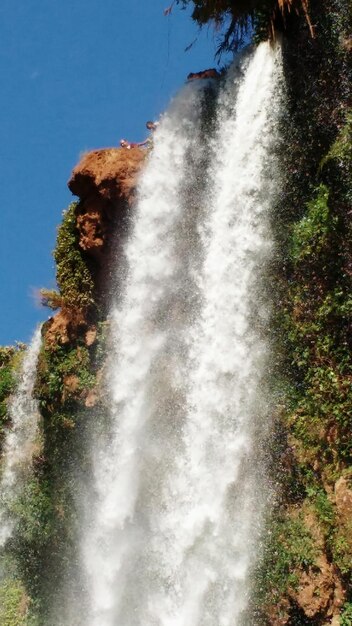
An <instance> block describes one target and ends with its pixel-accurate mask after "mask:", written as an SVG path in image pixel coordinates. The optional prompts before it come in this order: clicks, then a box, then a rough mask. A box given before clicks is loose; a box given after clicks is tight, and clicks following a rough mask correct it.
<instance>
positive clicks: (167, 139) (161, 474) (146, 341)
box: [75, 43, 281, 626]
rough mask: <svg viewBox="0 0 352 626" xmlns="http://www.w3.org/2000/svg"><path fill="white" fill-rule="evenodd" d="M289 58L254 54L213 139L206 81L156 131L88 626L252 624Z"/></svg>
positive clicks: (117, 323) (125, 310) (100, 501)
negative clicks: (273, 225) (268, 299)
mask: <svg viewBox="0 0 352 626" xmlns="http://www.w3.org/2000/svg"><path fill="white" fill-rule="evenodd" d="M280 68H281V64H280V50H279V47H277V49H276V50H274V49H272V48H271V47H270V45H269V44H267V43H264V44H261V45H260V46H259V47H258V48H257V50H256V51H255V52H254V53H251V54H247V55H244V57H243V58H242V59H241V61H240V62H239V64H238V66H234V67H233V68H232V70H230V72H229V74H228V78H227V81H226V84H225V86H224V87H223V88H222V90H221V91H220V95H219V98H218V104H217V119H216V128H215V131H214V135H213V137H212V138H211V139H210V140H209V141H208V140H207V139H205V138H204V137H202V136H201V133H200V122H199V118H200V116H201V115H200V113H201V112H200V104H201V101H202V97H203V88H202V85H200V84H199V83H198V84H197V83H195V84H193V85H188V86H187V87H185V89H184V90H183V91H182V92H181V94H180V95H179V96H178V97H177V98H176V99H175V101H174V103H173V104H172V106H171V109H170V111H169V112H168V113H167V114H166V115H165V117H164V118H163V120H162V123H161V125H160V128H159V129H158V131H157V133H156V136H155V145H154V150H153V152H152V155H151V157H150V160H149V162H148V164H147V166H146V169H145V172H144V174H143V176H142V178H141V181H140V184H139V193H138V202H137V206H136V215H135V218H134V225H133V229H132V233H131V235H130V238H129V241H128V242H127V248H126V259H127V273H126V278H125V286H124V294H123V297H122V299H121V301H120V302H117V304H116V307H115V308H114V310H113V312H112V316H111V323H112V342H113V355H112V357H111V363H110V380H109V382H110V387H111V405H112V409H111V424H110V425H109V426H107V432H106V433H105V438H102V440H101V442H100V444H99V442H95V453H94V493H93V496H92V497H93V499H94V500H93V505H92V503H90V506H91V509H90V511H89V512H88V513H87V518H86V521H85V525H84V537H83V543H82V555H83V565H84V570H85V578H86V581H87V582H86V585H87V596H88V598H89V601H88V602H89V607H88V609H87V614H86V615H85V616H84V618H82V619H83V621H80V619H79V618H76V621H77V623H82V624H83V623H84V624H87V625H89V626H142V625H143V626H236V625H237V624H239V623H240V620H241V614H242V613H243V611H244V609H245V608H246V605H247V601H248V587H249V580H248V579H249V571H250V565H251V564H252V563H253V560H254V554H255V550H256V538H257V535H258V529H259V528H260V519H261V516H262V510H263V506H264V500H265V495H264V494H265V489H264V486H265V483H264V481H263V479H262V474H263V471H262V469H261V468H260V467H258V465H259V463H258V458H259V456H258V454H259V453H258V450H259V449H260V444H261V443H263V440H264V432H265V428H264V427H262V424H263V425H265V424H266V423H267V413H268V408H267V401H266V397H265V393H263V392H261V387H262V379H263V376H264V369H265V363H266V357H267V352H268V349H267V347H266V345H265V342H264V341H263V339H261V337H260V332H259V330H258V326H260V323H259V321H258V318H260V320H261V323H265V314H267V312H265V311H264V313H263V312H261V311H260V307H259V306H258V304H257V301H258V300H260V298H259V294H260V288H259V287H258V276H259V274H260V271H261V267H262V265H263V264H264V263H265V261H266V259H267V257H268V255H269V254H270V249H271V241H270V229H269V210H270V206H271V204H272V202H273V198H274V194H275V184H274V183H275V178H276V167H275V159H274V158H273V152H274V150H273V146H274V139H275V121H276V119H277V112H278V103H279V98H278V96H277V92H279V91H280V89H279V84H280V80H281V71H280ZM205 152H207V153H208V161H209V162H208V166H206V163H205V160H204V159H203V161H202V158H200V159H199V166H200V167H199V168H198V171H197V163H196V161H197V159H196V158H195V157H194V155H195V154H198V155H200V154H203V156H204V153H205ZM199 172H200V173H199ZM200 178H201V179H202V180H203V189H201V188H199V179H200ZM190 179H191V180H190ZM192 180H194V181H195V183H194V186H197V189H196V191H197V193H198V207H196V206H195V204H194V196H195V194H194V191H195V190H194V189H193V190H192V193H190V190H191V188H192ZM196 181H197V184H196ZM187 190H188V191H187ZM186 191H187V192H186ZM255 317H256V318H257V322H256V323H255V322H254V318H255ZM76 621H75V623H76Z"/></svg>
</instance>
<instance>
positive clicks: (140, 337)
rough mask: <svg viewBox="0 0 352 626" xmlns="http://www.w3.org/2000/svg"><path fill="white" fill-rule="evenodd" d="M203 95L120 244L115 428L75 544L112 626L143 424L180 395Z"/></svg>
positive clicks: (94, 608)
mask: <svg viewBox="0 0 352 626" xmlns="http://www.w3.org/2000/svg"><path fill="white" fill-rule="evenodd" d="M202 93H203V85H200V84H194V85H188V86H186V87H185V88H184V89H183V90H182V92H181V93H180V94H179V95H178V97H177V98H176V99H175V101H174V103H173V104H172V106H171V108H170V110H169V111H168V113H167V114H166V115H165V116H164V118H163V119H162V122H161V124H160V127H159V128H158V130H157V132H156V133H155V139H154V149H153V153H152V155H151V156H150V160H149V163H148V164H147V166H146V169H145V171H144V173H143V176H142V180H141V182H140V185H139V193H138V202H137V214H136V217H135V224H134V229H133V232H132V235H131V238H130V241H129V242H128V244H127V251H126V257H127V266H128V267H127V272H128V273H127V279H126V288H125V295H124V298H123V301H122V302H120V303H118V304H117V306H116V308H115V309H114V310H113V313H112V329H113V343H114V346H113V348H114V362H113V363H112V365H111V381H110V383H111V388H112V417H113V426H112V432H111V433H110V435H109V436H110V443H108V444H107V445H106V446H103V448H102V449H101V450H99V447H98V445H97V443H95V453H94V454H95V463H94V465H95V489H96V492H95V495H96V502H95V509H94V516H93V521H92V523H91V528H90V530H87V533H86V534H85V537H84V544H83V555H84V556H83V558H84V562H85V568H86V572H87V577H88V594H89V597H90V601H91V609H90V613H89V624H94V625H95V626H113V625H114V624H116V620H117V615H119V613H120V611H121V610H122V609H121V605H122V604H123V602H124V593H125V584H126V580H127V578H128V570H129V564H130V563H131V560H134V558H135V555H136V554H137V552H138V548H137V545H139V543H140V541H143V531H142V528H141V527H140V526H139V525H138V524H137V525H136V524H135V521H134V520H135V515H136V506H137V500H138V498H139V496H140V494H141V491H142V487H141V483H143V481H144V480H145V476H146V474H145V472H147V474H148V475H149V477H150V479H151V480H152V476H151V475H150V474H151V473H152V472H153V469H152V467H151V465H153V466H154V462H153V457H154V452H155V451H154V450H152V448H154V447H155V446H156V447H157V446H158V443H157V440H156V441H155V442H151V445H150V447H148V444H147V443H146V438H147V432H146V431H147V428H150V427H151V425H152V424H153V421H155V420H156V421H157V422H158V421H159V426H160V430H161V429H162V423H163V421H164V420H166V419H167V416H166V415H165V414H164V411H167V408H166V406H165V404H166V403H168V404H169V407H170V409H171V410H173V408H171V407H176V404H177V401H178V400H177V395H178V387H179V381H178V377H181V369H182V351H183V350H184V348H183V347H182V344H183V343H184V341H183V337H182V334H183V328H182V312H181V311H180V310H179V309H180V307H179V306H178V298H177V296H178V294H180V293H181V292H182V290H183V289H184V284H185V282H187V278H186V276H185V271H187V270H186V269H185V264H184V258H183V252H184V246H185V240H186V241H187V239H186V237H183V238H182V232H183V231H184V230H185V227H186V224H187V219H186V220H185V217H184V212H185V210H186V208H185V206H184V198H183V189H184V188H185V187H186V186H187V184H188V181H187V173H188V171H189V168H188V164H189V163H190V162H191V161H192V154H194V153H196V151H197V146H198V145H199V141H200V139H199V131H200V113H201V100H202ZM181 299H182V297H181V296H180V298H179V300H181ZM171 318H172V319H171ZM178 357H179V358H178ZM170 370H172V372H173V377H174V380H173V381H171V380H170ZM170 419H171V416H170ZM173 426H174V425H173V424H172V423H169V424H168V428H169V429H170V430H172V428H173ZM169 443H170V442H169ZM166 445H169V444H166ZM97 448H98V449H97ZM160 452H161V451H160ZM149 457H150V458H149ZM148 458H149V461H150V462H148ZM156 471H158V470H157V469H156ZM138 505H139V501H138Z"/></svg>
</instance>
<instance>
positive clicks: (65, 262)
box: [43, 202, 94, 309]
mask: <svg viewBox="0 0 352 626" xmlns="http://www.w3.org/2000/svg"><path fill="white" fill-rule="evenodd" d="M76 206H77V202H72V203H71V204H70V206H69V207H68V209H67V210H66V211H64V214H63V216H64V219H63V221H62V224H61V225H60V227H59V230H58V235H57V243H56V248H55V251H54V258H55V261H56V266H57V272H56V279H57V284H58V286H59V289H60V296H61V298H62V303H64V304H65V305H66V306H72V307H76V308H80V309H86V308H89V307H91V306H92V305H93V304H94V281H93V278H92V274H91V272H90V270H89V268H88V265H87V262H86V261H85V259H84V254H83V252H82V251H81V250H80V249H79V246H78V231H77V227H76V214H75V210H76ZM43 296H44V297H45V296H48V292H47V291H46V292H44V294H43ZM47 299H48V304H49V303H51V304H53V303H54V302H53V297H52V292H51V297H48V298H47ZM55 300H56V302H55V304H56V305H57V304H58V300H57V298H55ZM49 306H50V304H49ZM54 308H56V306H54Z"/></svg>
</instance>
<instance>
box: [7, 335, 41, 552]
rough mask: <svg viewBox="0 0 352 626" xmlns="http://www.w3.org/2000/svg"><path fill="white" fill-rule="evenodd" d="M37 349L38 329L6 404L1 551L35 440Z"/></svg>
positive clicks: (36, 439)
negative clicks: (8, 401) (8, 426)
mask: <svg viewBox="0 0 352 626" xmlns="http://www.w3.org/2000/svg"><path fill="white" fill-rule="evenodd" d="M40 346H41V328H40V327H38V328H37V330H36V331H35V333H34V335H33V338H32V341H31V343H30V345H29V347H28V348H27V351H26V353H25V355H24V357H23V361H22V363H21V368H20V371H19V374H18V383H17V387H16V389H15V392H14V395H13V397H12V399H11V400H10V403H9V408H8V415H9V418H10V420H11V427H10V428H9V430H8V431H7V433H6V438H5V442H4V447H3V456H2V461H1V469H2V473H1V477H0V548H3V547H4V546H5V544H6V542H7V540H8V539H9V538H10V537H11V535H12V533H13V531H14V528H15V522H16V520H15V517H14V516H13V514H12V510H11V509H12V504H13V503H14V501H15V499H16V497H17V496H18V495H19V494H20V492H21V489H22V487H23V485H24V482H25V481H26V479H27V478H28V472H29V471H30V468H31V465H32V457H33V453H34V451H35V448H36V444H37V441H38V419H39V411H38V406H37V402H36V400H35V399H34V398H33V388H34V384H35V379H36V373H37V362H38V356H39V350H40Z"/></svg>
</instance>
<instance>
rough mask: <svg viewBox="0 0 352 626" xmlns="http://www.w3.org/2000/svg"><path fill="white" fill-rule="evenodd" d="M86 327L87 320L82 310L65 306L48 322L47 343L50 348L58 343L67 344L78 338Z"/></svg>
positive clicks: (46, 325) (46, 329)
mask: <svg viewBox="0 0 352 626" xmlns="http://www.w3.org/2000/svg"><path fill="white" fill-rule="evenodd" d="M86 328H87V321H86V319H85V317H84V313H83V312H82V311H80V310H79V309H73V308H70V309H67V308H66V307H63V308H62V309H61V311H59V312H58V313H56V315H55V316H54V317H51V318H50V319H49V320H48V321H47V322H46V324H45V343H46V345H47V347H49V348H50V347H52V346H55V345H57V344H59V345H65V344H67V343H71V342H72V341H74V340H75V339H77V337H79V336H80V335H81V333H82V332H84V331H85V330H86Z"/></svg>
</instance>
